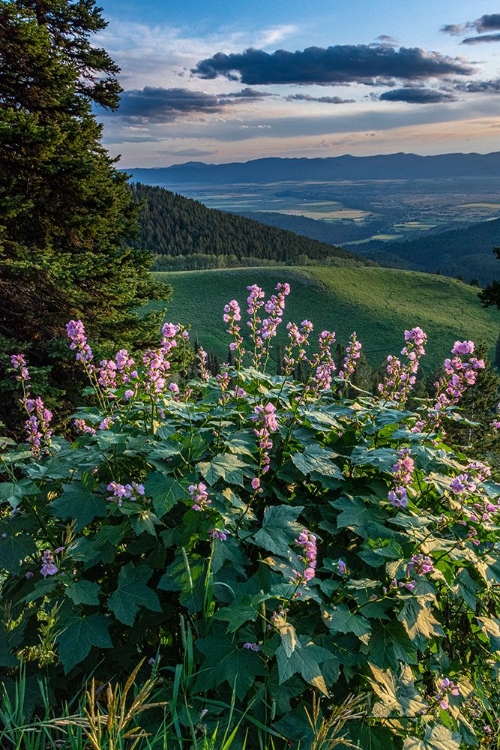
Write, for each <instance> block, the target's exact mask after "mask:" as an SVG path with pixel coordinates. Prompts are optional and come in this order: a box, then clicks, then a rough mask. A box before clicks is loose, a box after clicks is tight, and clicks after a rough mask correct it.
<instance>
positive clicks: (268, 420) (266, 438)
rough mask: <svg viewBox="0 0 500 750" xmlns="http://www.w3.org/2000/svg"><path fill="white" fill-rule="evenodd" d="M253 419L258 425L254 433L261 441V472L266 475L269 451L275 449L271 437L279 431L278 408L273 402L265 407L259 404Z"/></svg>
mask: <svg viewBox="0 0 500 750" xmlns="http://www.w3.org/2000/svg"><path fill="white" fill-rule="evenodd" d="M251 419H252V421H253V422H255V423H256V425H257V426H256V428H255V429H254V433H255V436H256V437H257V438H258V439H259V450H260V466H261V472H262V473H263V474H265V473H266V472H267V471H269V464H270V462H271V459H270V457H269V451H270V450H271V448H272V447H273V441H272V440H271V438H270V435H271V433H272V432H276V431H277V430H278V422H277V419H276V407H275V406H274V404H272V403H271V402H269V403H267V404H266V405H265V406H261V405H260V404H259V405H258V406H256V407H255V408H254V410H253V415H252V417H251ZM254 489H256V488H254Z"/></svg>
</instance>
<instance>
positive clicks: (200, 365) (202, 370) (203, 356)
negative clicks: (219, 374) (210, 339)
mask: <svg viewBox="0 0 500 750" xmlns="http://www.w3.org/2000/svg"><path fill="white" fill-rule="evenodd" d="M207 363H208V354H207V353H206V351H205V350H204V349H202V348H201V347H200V348H199V349H198V351H197V352H196V365H197V369H198V375H199V377H200V380H203V381H205V382H207V381H208V380H210V373H209V371H208V366H207Z"/></svg>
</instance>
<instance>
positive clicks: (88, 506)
mask: <svg viewBox="0 0 500 750" xmlns="http://www.w3.org/2000/svg"><path fill="white" fill-rule="evenodd" d="M49 508H50V511H51V513H53V514H54V516H56V518H60V519H62V520H63V521H64V520H66V518H74V519H75V522H76V523H75V531H81V530H82V529H84V528H85V526H87V525H88V524H89V523H90V522H91V521H93V520H94V518H96V517H103V516H105V515H106V514H107V512H108V503H107V501H106V500H104V498H102V497H99V495H94V494H92V492H89V491H88V490H86V489H85V488H84V487H82V486H81V485H78V484H65V485H64V487H63V492H62V495H61V497H58V498H57V500H53V501H52V502H51V503H50V505H49Z"/></svg>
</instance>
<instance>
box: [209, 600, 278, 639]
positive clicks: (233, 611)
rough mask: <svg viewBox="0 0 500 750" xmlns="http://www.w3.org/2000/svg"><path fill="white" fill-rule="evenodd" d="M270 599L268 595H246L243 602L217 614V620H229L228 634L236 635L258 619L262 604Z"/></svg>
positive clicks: (225, 608) (235, 603)
mask: <svg viewBox="0 0 500 750" xmlns="http://www.w3.org/2000/svg"><path fill="white" fill-rule="evenodd" d="M269 598H270V597H269V596H267V595H266V594H254V595H253V596H251V595H249V594H246V595H245V596H244V597H243V598H242V599H241V601H238V602H234V603H233V604H230V605H229V606H228V607H223V608H222V609H219V610H218V612H216V614H215V619H216V620H227V621H228V622H229V625H228V626H227V632H228V633H235V632H236V631H237V630H238V629H239V628H240V627H241V626H242V625H244V624H245V623H246V622H248V621H249V620H256V619H257V617H258V615H259V608H260V604H261V603H262V602H263V601H265V600H266V599H269Z"/></svg>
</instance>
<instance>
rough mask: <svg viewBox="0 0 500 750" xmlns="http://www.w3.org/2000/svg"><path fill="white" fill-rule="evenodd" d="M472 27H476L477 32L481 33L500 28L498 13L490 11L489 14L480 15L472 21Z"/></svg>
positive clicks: (499, 14)
mask: <svg viewBox="0 0 500 750" xmlns="http://www.w3.org/2000/svg"><path fill="white" fill-rule="evenodd" d="M472 25H473V27H474V28H475V29H476V31H477V32H478V34H482V33H483V31H493V30H494V29H500V13H492V14H491V15H485V16H481V18H478V19H477V21H473V22H472Z"/></svg>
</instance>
